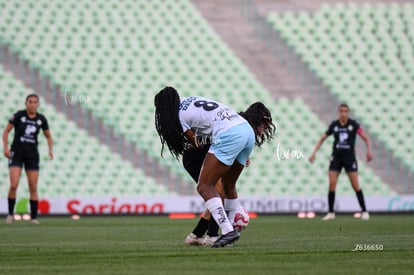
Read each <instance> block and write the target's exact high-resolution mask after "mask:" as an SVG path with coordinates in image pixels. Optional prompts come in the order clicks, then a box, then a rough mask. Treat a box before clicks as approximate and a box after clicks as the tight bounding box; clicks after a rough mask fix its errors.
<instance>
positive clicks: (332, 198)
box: [328, 191, 335, 213]
mask: <svg viewBox="0 0 414 275" xmlns="http://www.w3.org/2000/svg"><path fill="white" fill-rule="evenodd" d="M334 203H335V191H329V193H328V207H329V212H331V213H332V212H334Z"/></svg>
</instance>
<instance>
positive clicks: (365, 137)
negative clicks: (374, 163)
mask: <svg viewBox="0 0 414 275" xmlns="http://www.w3.org/2000/svg"><path fill="white" fill-rule="evenodd" d="M357 134H358V135H359V136H360V137H361V138H362V140H363V141H364V142H365V145H366V146H367V161H371V160H372V153H371V141H370V140H369V137H368V135H367V134H366V133H365V132H364V130H362V128H361V127H360V128H358V130H357Z"/></svg>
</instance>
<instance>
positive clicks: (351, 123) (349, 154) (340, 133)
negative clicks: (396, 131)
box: [309, 104, 372, 221]
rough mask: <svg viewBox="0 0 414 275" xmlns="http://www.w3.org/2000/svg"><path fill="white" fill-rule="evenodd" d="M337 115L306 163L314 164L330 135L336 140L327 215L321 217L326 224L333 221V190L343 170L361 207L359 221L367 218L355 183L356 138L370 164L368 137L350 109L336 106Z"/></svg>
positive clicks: (332, 157)
mask: <svg viewBox="0 0 414 275" xmlns="http://www.w3.org/2000/svg"><path fill="white" fill-rule="evenodd" d="M338 114H339V119H338V120H335V121H333V122H332V123H331V125H330V126H329V128H328V130H327V131H326V132H325V134H323V135H322V136H321V138H320V139H319V141H318V143H317V144H316V146H315V149H314V150H313V153H312V155H311V156H310V158H309V161H310V162H311V163H313V162H314V161H315V155H316V152H317V151H318V150H319V148H320V147H321V145H322V143H323V142H324V141H325V139H326V138H327V137H328V136H329V135H332V134H333V135H334V138H335V140H334V143H333V151H332V156H331V162H330V165H329V194H328V206H329V212H328V214H327V215H326V216H325V217H323V220H325V221H326V220H332V219H335V213H334V201H335V189H336V183H337V181H338V176H339V174H340V172H341V170H342V167H343V168H345V171H346V173H347V174H348V177H349V180H350V182H351V185H352V188H353V189H354V191H355V193H356V196H357V198H358V202H359V205H360V206H361V210H362V215H361V219H363V220H368V219H369V214H368V212H367V210H366V207H365V200H364V195H363V193H362V190H361V188H360V186H359V182H358V163H357V160H356V154H355V141H356V135H357V134H358V135H359V136H360V137H361V138H362V140H363V141H364V142H365V144H366V146H367V161H371V160H372V154H371V146H370V141H369V138H368V136H367V135H366V134H365V132H364V131H363V130H362V128H361V127H360V125H359V123H358V122H356V121H355V120H353V119H350V118H349V106H348V105H347V104H341V105H339V107H338Z"/></svg>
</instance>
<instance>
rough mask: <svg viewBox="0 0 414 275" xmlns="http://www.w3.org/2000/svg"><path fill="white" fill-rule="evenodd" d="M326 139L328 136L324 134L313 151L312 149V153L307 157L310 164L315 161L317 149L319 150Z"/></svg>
mask: <svg viewBox="0 0 414 275" xmlns="http://www.w3.org/2000/svg"><path fill="white" fill-rule="evenodd" d="M327 137H328V135H327V134H326V133H325V134H323V135H322V136H321V137H320V138H319V140H318V143H316V145H315V149H313V152H312V154H311V156H310V157H309V162H310V163H313V162H314V161H315V156H316V152H317V151H318V150H319V148H321V145H322V143H323V142H324V141H325V139H327Z"/></svg>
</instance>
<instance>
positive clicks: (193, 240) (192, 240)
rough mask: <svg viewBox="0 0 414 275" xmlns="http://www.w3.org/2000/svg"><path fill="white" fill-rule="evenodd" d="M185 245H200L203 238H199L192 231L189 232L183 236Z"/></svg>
mask: <svg viewBox="0 0 414 275" xmlns="http://www.w3.org/2000/svg"><path fill="white" fill-rule="evenodd" d="M184 242H185V243H186V244H187V245H201V244H202V243H203V238H199V237H197V236H196V234H194V233H190V235H188V236H187V238H185V241H184Z"/></svg>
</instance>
